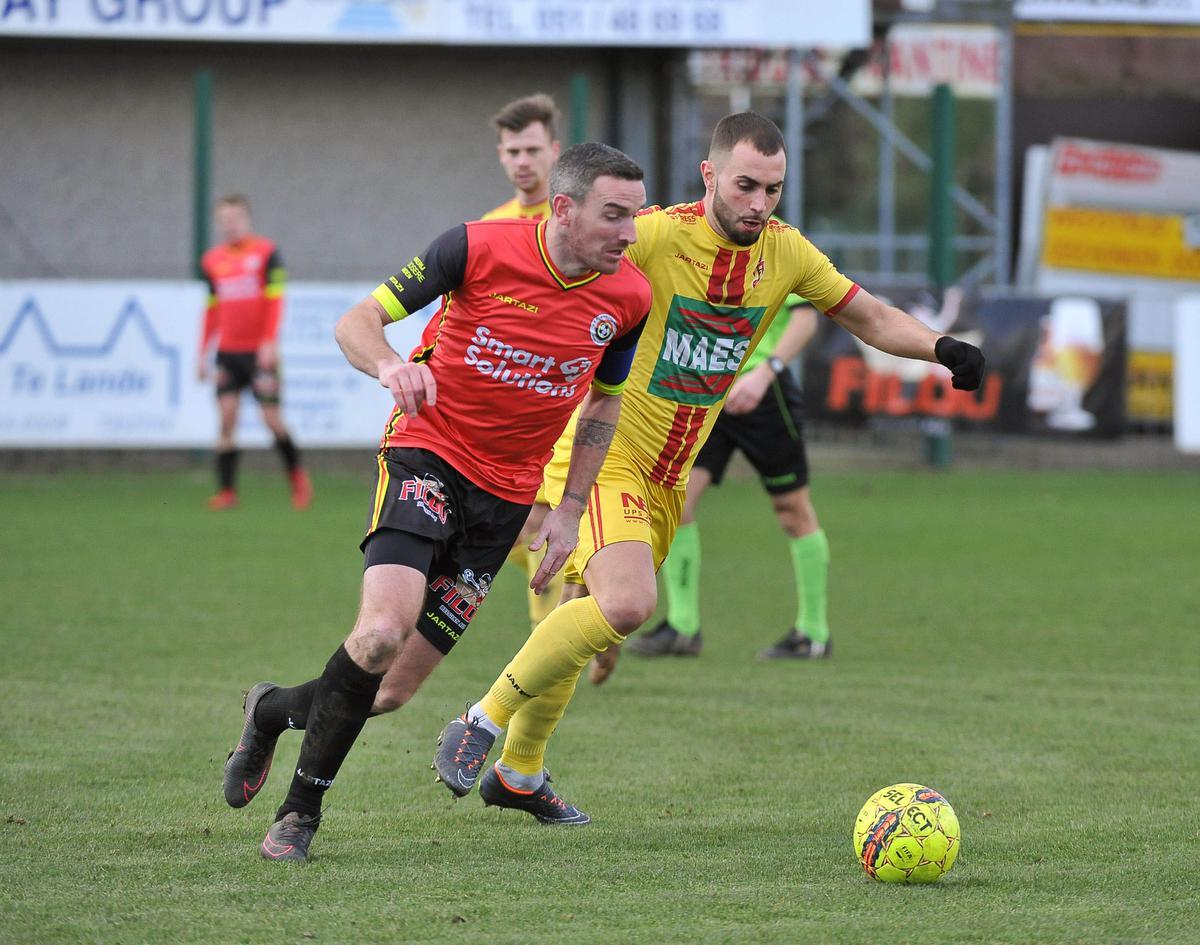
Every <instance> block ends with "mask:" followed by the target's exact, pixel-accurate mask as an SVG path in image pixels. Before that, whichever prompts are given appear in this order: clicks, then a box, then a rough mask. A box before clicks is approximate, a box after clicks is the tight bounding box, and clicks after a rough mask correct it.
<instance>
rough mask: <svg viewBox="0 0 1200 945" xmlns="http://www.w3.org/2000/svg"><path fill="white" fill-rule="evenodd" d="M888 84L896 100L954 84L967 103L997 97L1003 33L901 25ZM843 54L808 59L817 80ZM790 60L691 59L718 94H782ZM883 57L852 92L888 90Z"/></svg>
mask: <svg viewBox="0 0 1200 945" xmlns="http://www.w3.org/2000/svg"><path fill="white" fill-rule="evenodd" d="M887 47H888V64H889V70H888V80H889V87H890V90H891V92H892V94H893V95H898V96H908V97H925V96H928V95H929V94H930V93H931V92H932V91H933V89H934V87H935V86H937V85H940V84H941V83H946V84H947V85H949V86H950V87H951V88H952V89H953V90H954V93H955V94H956V95H958V96H959V97H961V98H987V99H992V98H995V97H996V96H997V94H998V93H999V90H1000V31H999V30H998V29H996V28H995V27H993V26H975V25H957V24H955V25H945V24H924V23H900V24H897V25H895V26H893V27H891V29H889V30H888V34H887ZM842 58H843V53H842V51H841V50H830V49H817V50H813V55H810V57H809V58H808V59H807V60H806V68H808V69H809V70H810V72H811V78H813V79H814V80H820V79H821V78H822V77H823V76H826V75H836V74H837V72H838V69H839V68H840V67H841V64H842ZM789 68H790V59H789V55H788V51H787V50H781V49H761V48H759V49H697V50H693V51H692V52H691V53H689V55H688V76H689V78H690V79H691V81H692V84H693V85H696V86H699V87H701V88H704V89H708V90H712V91H725V90H727V89H730V88H736V87H739V86H751V87H753V88H756V89H763V90H772V91H778V90H781V89H783V88H784V87H785V86H786V85H787V82H788V71H789ZM883 80H884V75H883V64H882V57H879V56H874V57H872V59H871V61H870V63H868V64H867V65H866V66H864V67H863V68H861V69H859V70H857V71H856V72H855V73H854V76H853V77H852V78H851V79H850V88H851V90H852V91H854V92H855V94H857V95H861V96H864V97H868V98H869V97H874V96H877V95H879V94H880V93H881V92H882V91H883V86H884V81H883Z"/></svg>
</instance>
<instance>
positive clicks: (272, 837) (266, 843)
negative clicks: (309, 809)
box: [258, 811, 321, 863]
mask: <svg viewBox="0 0 1200 945" xmlns="http://www.w3.org/2000/svg"><path fill="white" fill-rule="evenodd" d="M319 826H321V818H320V817H313V816H311V815H309V814H301V813H297V812H296V811H290V812H289V813H286V814H284V815H283V816H282V817H280V818H279V820H277V821H275V823H273V824H271V829H270V830H268V831H267V835H266V836H265V837H263V842H262V843H261V844H260V845H259V848H258V852H259V853H260V854H262V857H263V859H265V860H292V861H295V862H298V863H303V862H305V861H306V860H307V859H308V845H309V844H310V843H312V838H313V835H314V834H316V832H317V828H318V827H319Z"/></svg>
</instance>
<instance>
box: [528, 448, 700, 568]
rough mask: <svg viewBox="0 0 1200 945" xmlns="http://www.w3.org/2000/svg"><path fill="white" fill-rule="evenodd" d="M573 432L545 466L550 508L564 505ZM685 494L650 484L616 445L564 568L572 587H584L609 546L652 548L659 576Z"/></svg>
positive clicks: (640, 467)
mask: <svg viewBox="0 0 1200 945" xmlns="http://www.w3.org/2000/svg"><path fill="white" fill-rule="evenodd" d="M573 432H574V431H573V428H572V427H568V429H567V431H566V432H564V434H563V438H560V439H559V442H558V443H557V444H556V445H555V448H554V458H553V459H552V460H551V461H550V463H549V464H548V465H547V466H546V473H545V480H544V483H543V487H544V489H545V491H546V495H547V498H548V499H549V500H550V504H551V505H552V506H557V505H558V503H559V502H561V501H562V494H563V488H564V486H565V484H566V478H567V468H568V466H569V465H570V459H571V451H570V444H571V440H570V439H567V437H570V436H573ZM685 495H686V493H685V490H684V489H682V488H679V487H676V488H673V489H671V488H665V487H663V486H661V485H659V484H658V483H656V482H651V481H650V477H649V475H648V471H647V470H646V468H645V466H644V465H643V464H642V463H640V462H638V461H637V460H636V459H634V457H632V456H631V455H629V453H628V452H627V451H625V450H623V449H621V447H620V446H618V445H615V444H614V445H613V447H612V448H611V449H609V451H608V458H607V459H605V461H604V468H603V469H601V470H600V475H599V476H598V477H597V479H596V485H595V486H593V487H592V491H591V493H590V494H589V495H588V507H587V510H586V511H585V512H584V513H583V517H582V518H580V520H579V545H578V546H577V547H576V548H575V553H574V554H573V555H572V556H571V558H570V560H568V561H567V564H566V566H565V567H564V568H563V574H564V575H565V578H566V580H567V582H568V583H571V584H582V583H583V572H584V570H585V569H586V568H587V566H588V562H589V561H591V560H592V556H593V555H595V554H596V552H597V551H599V550H600V549H601V548H603V547H605V546H606V545H614V544H616V543H617V542H620V541H640V542H643V543H644V544H647V545H649V546H650V549H651V551H652V552H653V554H654V570H655V571H657V570H658V569H659V568H660V567H661V566H662V563H663V561H664V560H666V557H667V552H668V551H670V549H671V542H672V541H673V540H674V539H675V529H676V528H678V527H679V520H680V518H682V517H683V501H684V498H685Z"/></svg>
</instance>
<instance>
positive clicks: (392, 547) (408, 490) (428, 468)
mask: <svg viewBox="0 0 1200 945" xmlns="http://www.w3.org/2000/svg"><path fill="white" fill-rule="evenodd" d="M378 463H379V477H378V479H377V481H376V485H375V491H374V493H373V495H372V497H371V512H370V516H369V519H368V521H367V534H366V537H365V538H363V540H362V543H361V544H360V545H359V547H360V548H361V549H362V550H363V564H364V567H366V568H370V567H373V566H374V565H377V564H402V565H406V566H408V567H412V568H416V569H417V570H419V571H422V572H424V574H425V575H426V576H427V578H428V584H427V586H426V592H425V607H424V608H423V610H422V614H421V616H420V618H419V619H418V620H417V630H418V631H419V632H420V634H421V636H423V637H425V639H426V640H428V641H429V642H430V643H432V644H433V645H434V646H435V647H437V649H438V650H440V651H441V652H442V653H449V652H450V650H451V649H453V648H454V644H455V643H457V642H458V641H459V640H460V639H461V638H462V635H463V634H464V633H466V632H467V628H468V627H469V626H470V624H471V620H472V618H473V617H474V616H475V613H476V612H477V611H478V610H479V608H480V607H481V606H482V605H483V601H484V598H486V597H487V595H488V591H489V590H491V586H492V582H493V581H494V580H495V579H496V575H497V574H498V573H499V572H500V567H501V566H502V565H503V564H504V561H505V559H506V558H507V557H508V553H509V551H510V550H511V549H512V546H513V543H514V542H516V540H517V536H518V535H520V533H521V526H523V525H524V524H525V519H526V518H527V517H528V515H529V504H528V503H525V504H522V503H519V502H509V501H507V500H505V499H501V498H500V497H498V496H494V495H492V494H491V493H490V492H486V491H485V490H483V489H481V488H480V487H479V486H477V485H475V483H473V482H471V480H469V479H468V478H467V477H466V476H464V475H462V474H461V473H460V472H458V471H457V470H456V469H455V468H454V467H453V466H451V465H450V464H449V463H447V462H445V461H444V460H443V459H442V458H441V457H439V456H438V455H437V454H436V453H433V452H431V451H429V450H424V449H415V448H411V447H391V448H389V449H385V450H382V451H380V453H379V458H378ZM430 542H432V549H431V548H430Z"/></svg>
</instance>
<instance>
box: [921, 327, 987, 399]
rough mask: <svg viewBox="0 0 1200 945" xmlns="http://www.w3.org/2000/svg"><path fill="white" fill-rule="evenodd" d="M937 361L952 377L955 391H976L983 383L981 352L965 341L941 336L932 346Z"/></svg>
mask: <svg viewBox="0 0 1200 945" xmlns="http://www.w3.org/2000/svg"><path fill="white" fill-rule="evenodd" d="M933 353H934V354H935V355H937V359H938V360H939V361H941V362H942V364H944V365H946V367H948V368H949V369H950V373H951V374H953V375H954V381H953V384H954V389H955V390H978V389H979V385H980V384H981V383H983V352H982V351H980V350H979V349H978V348H976V347H975V346H974V345H969V344H967V343H966V342H965V341H959V340H958V339H957V338H951V337H950V336H949V335H942V337H941V338H939V339H938V340H937V342H936V343H935V344H934V346H933Z"/></svg>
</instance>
